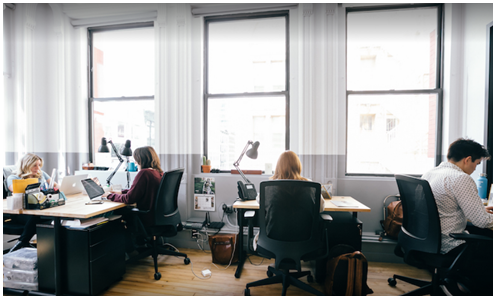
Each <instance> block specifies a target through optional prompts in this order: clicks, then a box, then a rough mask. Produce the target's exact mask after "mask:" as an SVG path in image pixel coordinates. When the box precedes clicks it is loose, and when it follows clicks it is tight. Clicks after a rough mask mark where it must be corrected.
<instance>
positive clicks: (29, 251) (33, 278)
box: [3, 248, 38, 291]
mask: <svg viewBox="0 0 496 299" xmlns="http://www.w3.org/2000/svg"><path fill="white" fill-rule="evenodd" d="M3 287H4V288H13V289H21V290H27V291H37V290H38V255H37V250H36V248H22V249H19V250H17V251H14V252H11V253H7V254H5V255H4V256H3Z"/></svg>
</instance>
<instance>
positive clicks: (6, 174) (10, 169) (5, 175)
mask: <svg viewBox="0 0 496 299" xmlns="http://www.w3.org/2000/svg"><path fill="white" fill-rule="evenodd" d="M14 170H15V165H8V166H4V167H3V188H4V189H3V190H4V192H3V193H4V197H3V198H5V192H8V195H12V192H10V190H9V186H8V185H7V178H8V177H9V176H10V175H11V174H12V172H14Z"/></svg>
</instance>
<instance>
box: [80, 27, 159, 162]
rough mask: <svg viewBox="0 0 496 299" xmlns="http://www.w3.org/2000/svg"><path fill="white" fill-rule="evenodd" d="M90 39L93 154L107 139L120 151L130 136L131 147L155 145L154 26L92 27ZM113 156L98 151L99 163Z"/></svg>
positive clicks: (91, 144) (96, 160) (95, 160)
mask: <svg viewBox="0 0 496 299" xmlns="http://www.w3.org/2000/svg"><path fill="white" fill-rule="evenodd" d="M89 43H90V49H91V57H90V66H91V72H90V94H91V96H90V111H91V116H90V117H91V120H90V124H91V125H92V126H90V127H91V129H92V134H90V136H93V137H92V138H93V139H92V142H90V146H91V148H92V150H90V152H92V153H97V152H98V147H99V146H100V144H101V139H102V137H106V138H107V140H112V141H113V142H114V144H115V145H116V147H117V149H118V150H119V148H120V146H122V145H123V144H124V143H125V141H126V140H131V148H132V149H134V148H137V147H141V146H145V145H150V146H154V145H155V121H154V113H155V104H154V94H155V68H154V60H155V52H154V51H155V49H154V28H153V24H152V23H146V24H142V25H138V26H136V25H130V26H124V27H123V26H119V27H115V26H112V27H105V28H90V29H89ZM108 156H109V155H108V154H107V155H98V154H96V155H95V156H94V157H95V159H94V163H96V164H97V165H100V164H101V165H108V162H107V161H105V159H104V158H107V157H108ZM112 156H115V155H114V153H113V152H112Z"/></svg>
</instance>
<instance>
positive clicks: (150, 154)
mask: <svg viewBox="0 0 496 299" xmlns="http://www.w3.org/2000/svg"><path fill="white" fill-rule="evenodd" d="M133 158H134V161H135V162H136V164H138V174H137V175H136V177H135V178H134V180H133V184H132V185H131V188H129V189H124V190H122V191H111V192H106V193H105V194H104V195H102V197H106V198H107V199H109V200H111V201H115V202H123V203H125V204H133V203H136V206H137V207H138V209H140V210H149V212H148V213H147V214H145V215H144V217H143V218H142V221H143V224H145V225H147V224H151V222H152V219H153V213H154V211H153V203H154V201H155V198H156V197H157V193H158V188H159V186H160V182H161V181H162V175H163V173H164V172H163V171H162V168H160V159H159V157H158V155H157V153H156V152H155V150H154V149H153V147H151V146H144V147H140V148H137V149H135V150H134V153H133ZM118 213H122V217H123V219H124V221H125V222H126V227H128V228H131V227H132V226H133V223H134V221H132V219H131V215H130V213H129V211H128V210H127V209H121V210H119V212H118ZM130 230H131V231H136V228H131V229H130ZM130 230H126V235H127V236H126V252H127V253H128V254H131V253H133V251H135V250H136V248H137V247H136V246H135V242H134V238H133V235H132V234H131V232H130Z"/></svg>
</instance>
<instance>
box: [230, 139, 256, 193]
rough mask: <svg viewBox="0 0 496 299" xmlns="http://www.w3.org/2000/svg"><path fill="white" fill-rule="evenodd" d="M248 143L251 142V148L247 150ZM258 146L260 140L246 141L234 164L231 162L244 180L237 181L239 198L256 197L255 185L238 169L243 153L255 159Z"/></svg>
mask: <svg viewBox="0 0 496 299" xmlns="http://www.w3.org/2000/svg"><path fill="white" fill-rule="evenodd" d="M250 144H251V148H250V149H249V150H248V151H247V149H248V146H249V145H250ZM259 146H260V142H258V141H255V142H253V141H251V140H248V142H247V143H246V145H245V148H244V149H243V151H242V152H241V156H239V158H238V160H236V162H234V164H233V165H234V167H235V168H236V170H237V171H238V172H239V174H240V175H241V176H242V177H243V179H244V180H245V182H244V183H243V182H242V181H238V195H239V198H240V199H241V200H253V199H257V189H255V185H253V184H252V183H251V182H250V180H248V179H247V178H246V176H245V174H244V173H243V171H241V169H239V162H241V159H242V158H243V156H244V155H245V153H246V155H247V156H248V158H251V159H256V158H257V157H258V147H259Z"/></svg>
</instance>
